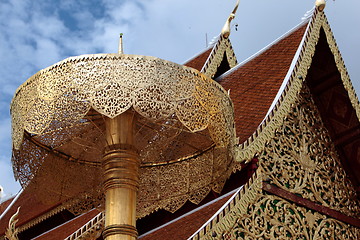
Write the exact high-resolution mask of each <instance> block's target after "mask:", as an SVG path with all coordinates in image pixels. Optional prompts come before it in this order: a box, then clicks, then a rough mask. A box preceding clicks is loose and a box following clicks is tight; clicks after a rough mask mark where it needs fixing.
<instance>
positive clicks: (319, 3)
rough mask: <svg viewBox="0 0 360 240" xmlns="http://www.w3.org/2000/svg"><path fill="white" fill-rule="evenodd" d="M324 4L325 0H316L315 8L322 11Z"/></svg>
mask: <svg viewBox="0 0 360 240" xmlns="http://www.w3.org/2000/svg"><path fill="white" fill-rule="evenodd" d="M325 5H326V1H325V0H316V1H315V6H316V8H317V9H319V11H321V12H322V11H323V10H324V8H325Z"/></svg>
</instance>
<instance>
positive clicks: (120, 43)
mask: <svg viewBox="0 0 360 240" xmlns="http://www.w3.org/2000/svg"><path fill="white" fill-rule="evenodd" d="M122 37H123V33H120V38H119V46H118V53H119V54H123V53H124V49H123V40H122Z"/></svg>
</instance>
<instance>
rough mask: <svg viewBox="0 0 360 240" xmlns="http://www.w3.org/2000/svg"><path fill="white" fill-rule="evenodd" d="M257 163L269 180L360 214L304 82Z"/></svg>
mask: <svg viewBox="0 0 360 240" xmlns="http://www.w3.org/2000/svg"><path fill="white" fill-rule="evenodd" d="M259 163H260V165H261V166H262V167H263V169H264V172H265V173H266V174H267V176H268V180H269V181H270V183H271V184H274V185H276V186H278V187H280V188H282V189H285V190H286V191H288V192H291V193H295V194H298V195H300V196H302V197H303V198H305V199H309V200H311V201H313V202H316V203H319V204H321V205H322V206H326V207H329V208H332V209H334V210H337V211H339V212H341V213H343V214H345V215H347V216H352V217H354V218H359V217H360V203H359V201H358V200H357V197H356V191H355V189H354V187H353V186H352V184H351V182H350V180H349V179H348V178H347V176H346V173H345V171H344V169H343V168H342V166H341V163H340V159H339V157H338V155H337V153H336V150H335V146H334V144H333V143H332V141H331V139H330V136H329V133H328V132H327V130H326V128H325V126H324V124H323V122H322V120H321V118H320V114H319V112H318V110H317V108H316V106H315V103H314V101H313V99H312V97H311V93H310V92H309V89H308V88H307V87H306V85H305V84H304V87H303V89H302V91H301V94H300V95H299V97H298V100H297V102H296V105H295V106H294V107H293V108H292V111H291V112H290V113H289V114H288V115H287V117H286V118H285V120H284V122H283V126H282V127H281V128H279V129H278V130H277V131H276V133H275V136H274V138H273V139H272V140H270V141H269V143H268V144H266V147H265V149H264V151H263V152H262V153H261V154H259Z"/></svg>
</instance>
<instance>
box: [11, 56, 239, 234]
mask: <svg viewBox="0 0 360 240" xmlns="http://www.w3.org/2000/svg"><path fill="white" fill-rule="evenodd" d="M11 114H12V138H13V164H14V170H15V176H16V177H17V179H19V181H20V183H21V184H22V185H23V186H24V187H28V189H29V191H33V192H34V193H35V194H36V195H37V196H38V197H39V198H41V199H42V200H43V201H45V202H51V203H55V202H58V201H61V202H65V204H67V207H68V208H70V209H72V210H74V212H81V211H86V210H88V209H91V208H93V207H98V208H103V207H104V195H105V209H110V208H113V207H114V206H115V208H121V206H122V205H121V204H120V205H118V206H117V207H116V204H117V203H116V202H117V201H119V199H121V201H122V202H123V203H125V202H126V201H127V202H129V204H126V205H128V206H130V205H131V206H132V207H130V208H129V209H130V210H129V212H128V213H126V214H125V213H124V212H122V214H121V215H119V214H118V213H116V211H111V210H106V214H105V216H106V220H105V225H106V227H105V230H104V237H105V238H106V239H113V238H112V237H113V236H115V235H116V234H118V233H119V232H121V234H123V235H128V236H131V238H132V239H133V238H136V236H137V233H136V229H135V219H136V218H139V217H144V216H146V215H148V214H150V213H151V212H153V211H155V210H157V209H160V208H163V209H166V210H169V211H172V212H174V211H176V210H177V209H178V208H179V207H181V206H182V205H183V204H184V203H185V202H186V201H188V200H190V201H192V202H194V203H199V202H200V201H201V200H202V199H203V198H204V197H205V196H206V195H207V194H208V193H209V191H210V190H211V189H212V190H214V191H217V192H219V191H221V189H222V186H223V185H224V183H225V181H226V179H227V177H228V176H229V175H230V173H231V170H232V164H233V159H234V154H235V153H234V149H233V148H234V146H235V144H236V139H235V129H234V117H233V105H232V102H231V100H230V98H229V96H228V94H227V93H226V92H225V90H224V89H223V88H222V87H221V86H220V85H219V84H218V83H216V82H215V81H213V80H211V79H210V78H208V77H206V76H205V75H203V74H201V73H199V72H198V71H196V70H194V69H191V68H187V67H184V66H181V65H178V64H175V63H171V62H168V61H165V60H161V59H158V58H154V57H144V56H134V55H126V54H96V55H84V56H79V57H72V58H69V59H66V60H64V61H62V62H59V63H57V64H55V65H53V66H51V67H49V68H46V69H44V70H41V71H39V72H38V73H37V74H35V75H34V76H32V77H31V78H29V79H28V80H27V81H26V82H25V83H24V84H23V85H21V86H20V87H19V89H18V90H17V91H16V94H15V96H14V98H13V101H12V104H11ZM102 169H103V170H104V171H103V170H102ZM200 173H201V174H200ZM200 176H201V177H200ZM49 183H51V184H49ZM101 183H103V186H102V184H101ZM138 189H139V191H138ZM104 190H105V191H104ZM75 196H76V197H75ZM136 199H137V200H136ZM130 202H131V204H130ZM114 204H115V205H114ZM135 205H137V207H136V208H137V210H136V211H135ZM110 206H111V207H110ZM110 212H111V213H110ZM114 239H116V238H114Z"/></svg>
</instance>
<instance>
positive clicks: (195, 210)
mask: <svg viewBox="0 0 360 240" xmlns="http://www.w3.org/2000/svg"><path fill="white" fill-rule="evenodd" d="M241 188H242V186H241V187H239V188H236V189H234V190H232V191H230V192H228V193H226V194H224V195H222V196H220V197H218V198H216V199H214V200H212V201H210V202H208V203H206V204H204V205H202V206H200V207H198V208H195V209H193V210H191V211H189V212H187V213H185V214H183V215H181V216H179V217H178V218H175V219H173V220H171V221H169V222H167V223H165V224H163V225H161V226H159V227H157V228H155V229H152V230H150V231H148V232H146V233H144V234H142V235H141V236H139V238H140V237H145V236H146V235H148V234H151V233H153V232H155V231H158V230H160V229H162V228H164V227H166V226H168V225H170V224H172V223H174V222H177V221H179V220H180V219H182V218H184V217H186V216H189V215H191V214H193V213H195V212H198V211H200V210H201V209H203V208H205V207H207V206H210V205H212V204H214V203H216V202H217V201H220V200H221V199H223V198H226V197H228V196H230V195H233V194H234V195H235V194H236V193H237V192H238V191H239V190H240V189H241Z"/></svg>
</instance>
